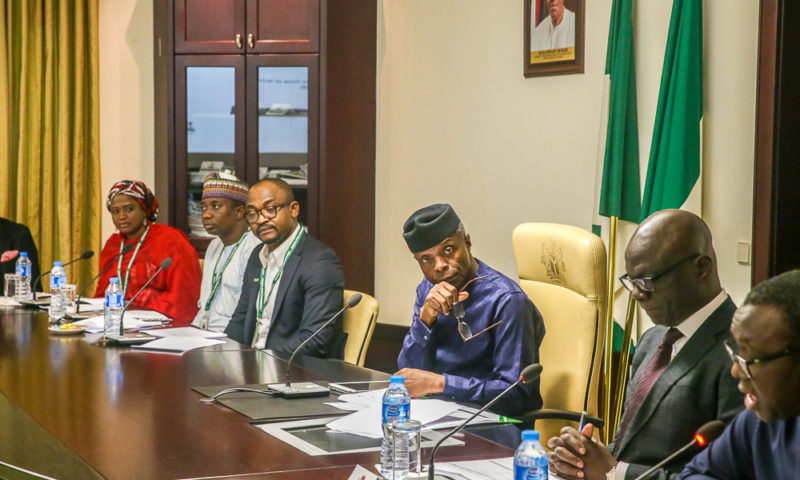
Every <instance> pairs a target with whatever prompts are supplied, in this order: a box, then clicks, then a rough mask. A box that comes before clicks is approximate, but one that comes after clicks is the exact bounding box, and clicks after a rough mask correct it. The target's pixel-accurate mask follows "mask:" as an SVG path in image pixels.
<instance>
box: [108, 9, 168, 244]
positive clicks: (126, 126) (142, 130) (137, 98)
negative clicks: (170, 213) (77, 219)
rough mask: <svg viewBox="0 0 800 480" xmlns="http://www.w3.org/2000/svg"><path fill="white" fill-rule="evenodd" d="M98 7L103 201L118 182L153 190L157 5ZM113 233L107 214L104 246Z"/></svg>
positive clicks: (112, 226)
mask: <svg viewBox="0 0 800 480" xmlns="http://www.w3.org/2000/svg"><path fill="white" fill-rule="evenodd" d="M99 3H100V5H99V21H100V26H99V36H100V168H101V179H100V182H101V185H102V189H103V192H104V196H103V198H104V201H105V193H107V192H108V190H109V188H111V185H113V184H114V183H116V182H118V181H119V180H123V179H136V180H142V181H144V182H145V183H146V184H147V185H148V186H149V187H150V188H153V175H154V174H153V2H152V0H100V2H99ZM113 232H114V224H113V223H112V222H111V216H110V215H108V214H106V215H104V216H103V234H102V238H103V242H105V240H106V238H108V236H109V235H111V234H112V233H113ZM98 248H99V246H98Z"/></svg>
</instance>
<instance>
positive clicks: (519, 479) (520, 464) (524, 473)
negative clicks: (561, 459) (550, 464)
mask: <svg viewBox="0 0 800 480" xmlns="http://www.w3.org/2000/svg"><path fill="white" fill-rule="evenodd" d="M514 480H547V454H546V453H545V452H544V448H542V444H541V443H539V432H537V431H536V430H523V432H522V443H521V444H520V445H519V448H517V452H516V453H515V454H514Z"/></svg>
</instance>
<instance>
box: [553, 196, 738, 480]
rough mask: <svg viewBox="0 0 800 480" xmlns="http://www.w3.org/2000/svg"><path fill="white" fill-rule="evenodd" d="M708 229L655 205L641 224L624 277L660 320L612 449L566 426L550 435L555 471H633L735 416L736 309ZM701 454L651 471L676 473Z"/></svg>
mask: <svg viewBox="0 0 800 480" xmlns="http://www.w3.org/2000/svg"><path fill="white" fill-rule="evenodd" d="M716 263H717V260H716V255H715V253H714V249H713V246H712V244H711V232H710V231H709V230H708V227H707V226H706V224H705V223H704V222H703V220H702V219H700V217H698V216H696V215H694V214H692V213H689V212H685V211H681V210H664V211H661V212H657V213H655V214H653V215H651V216H650V217H648V218H647V219H646V220H644V221H643V222H642V224H641V225H640V226H639V228H638V229H637V230H636V232H635V233H634V235H633V237H632V238H631V240H630V242H629V244H628V247H627V249H626V250H625V268H626V270H627V273H626V274H625V275H624V276H623V277H622V278H621V279H620V280H621V281H622V283H623V285H625V287H626V288H627V289H628V290H630V291H631V294H632V295H633V297H634V298H635V299H636V300H637V301H638V302H639V305H641V307H642V308H643V309H644V310H645V311H646V312H647V314H648V316H649V317H650V318H651V319H652V321H653V323H655V324H656V326H655V327H653V328H651V329H649V330H647V331H646V332H645V333H644V335H642V338H641V339H640V341H639V344H638V346H637V348H636V353H635V355H634V357H633V362H632V364H631V369H632V370H631V371H632V377H631V378H632V380H631V381H630V382H629V384H628V390H627V395H626V397H625V405H624V407H625V408H624V413H623V416H622V419H621V421H620V426H619V428H618V429H617V432H616V436H615V438H614V441H613V442H612V443H611V444H610V445H609V446H608V448H606V447H604V446H603V445H601V444H600V443H599V442H597V441H595V440H593V439H591V438H592V433H593V432H592V426H591V425H588V426H587V427H586V428H585V429H584V431H583V432H578V431H577V430H575V429H574V428H571V427H565V428H564V429H562V431H561V433H562V434H561V436H559V437H554V438H551V439H550V440H549V441H548V446H549V447H550V448H551V449H552V450H553V452H552V453H551V454H550V461H551V465H552V468H553V470H554V471H556V472H557V473H559V475H561V476H563V477H565V478H568V479H579V478H580V479H584V480H586V479H588V480H606V479H632V478H635V477H636V476H638V475H639V474H641V473H643V472H644V471H645V470H647V469H648V468H650V467H651V466H652V465H654V464H656V463H658V462H659V461H661V460H662V459H664V458H665V457H667V456H668V455H669V454H671V453H672V452H673V451H675V450H678V449H679V448H680V447H681V446H683V445H684V444H686V443H687V442H688V441H690V440H691V439H692V435H693V434H694V432H695V431H696V430H697V429H698V428H699V427H700V426H701V425H703V424H704V423H706V422H708V421H710V420H714V419H720V420H722V421H724V422H728V421H730V420H731V419H732V418H733V417H734V416H735V415H736V413H738V412H739V410H741V408H742V394H741V393H740V392H739V391H738V390H737V388H736V381H735V379H733V378H731V376H730V375H729V374H728V371H729V369H730V358H729V357H728V354H727V352H726V351H725V347H724V342H725V340H726V339H728V338H730V332H729V328H730V325H731V318H732V316H733V312H734V311H735V309H736V307H735V305H734V304H733V301H731V299H730V297H728V295H727V294H726V293H725V291H724V290H723V289H722V288H721V287H720V282H719V276H718V274H717V265H716ZM693 454H694V452H688V453H686V454H684V455H682V456H679V457H677V458H676V459H674V460H673V461H671V462H670V463H668V464H667V465H666V467H665V468H664V469H661V470H659V471H658V472H657V473H656V474H654V475H653V476H651V477H650V478H653V479H666V478H670V477H672V476H675V477H676V476H677V472H680V470H681V469H682V468H683V466H684V465H685V464H686V462H688V461H689V460H690V459H691V457H692V455H693Z"/></svg>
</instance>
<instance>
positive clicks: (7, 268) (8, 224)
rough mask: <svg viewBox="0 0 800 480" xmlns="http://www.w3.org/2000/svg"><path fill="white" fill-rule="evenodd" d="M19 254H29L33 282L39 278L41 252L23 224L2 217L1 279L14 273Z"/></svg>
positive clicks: (0, 233) (0, 223)
mask: <svg viewBox="0 0 800 480" xmlns="http://www.w3.org/2000/svg"><path fill="white" fill-rule="evenodd" d="M19 252H28V258H29V259H30V260H31V263H32V264H33V265H32V268H31V281H33V279H35V278H38V277H39V251H38V250H37V249H36V243H35V242H34V241H33V236H32V235H31V231H30V230H29V229H28V227H26V226H25V225H23V224H21V223H16V222H12V221H11V220H8V219H5V218H2V217H0V255H2V261H0V278H3V276H4V275H5V274H6V273H14V272H15V267H16V261H17V257H18V256H19Z"/></svg>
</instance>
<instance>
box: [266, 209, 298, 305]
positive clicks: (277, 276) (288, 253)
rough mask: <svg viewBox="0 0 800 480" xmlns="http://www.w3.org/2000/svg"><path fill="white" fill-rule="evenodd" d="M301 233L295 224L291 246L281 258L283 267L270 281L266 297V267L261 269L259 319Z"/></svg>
mask: <svg viewBox="0 0 800 480" xmlns="http://www.w3.org/2000/svg"><path fill="white" fill-rule="evenodd" d="M303 233H305V232H304V229H303V226H302V225H300V224H297V233H296V234H295V236H294V239H293V240H292V244H291V245H290V246H289V250H288V251H287V252H286V256H285V257H283V265H281V268H280V270H278V273H277V274H275V278H273V279H272V285H270V287H269V292H267V294H266V295H264V284H265V283H266V279H267V267H266V265H265V266H263V267H261V280H260V283H259V288H258V303H257V305H258V317H259V318H263V317H262V315H263V314H264V309H265V308H267V303H269V297H271V296H272V290H273V289H274V288H275V284H277V283H278V280H280V278H281V275H283V269H284V267H286V262H287V261H288V260H289V257H291V256H292V252H294V249H295V247H297V243H298V242H299V241H300V238H302V237H303Z"/></svg>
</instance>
